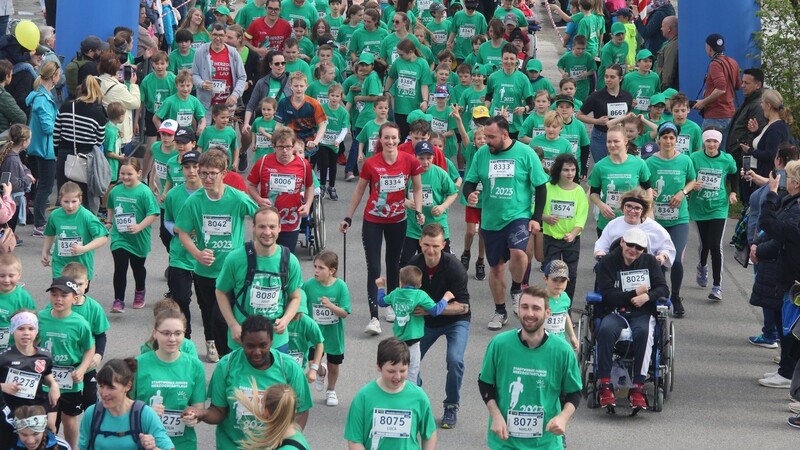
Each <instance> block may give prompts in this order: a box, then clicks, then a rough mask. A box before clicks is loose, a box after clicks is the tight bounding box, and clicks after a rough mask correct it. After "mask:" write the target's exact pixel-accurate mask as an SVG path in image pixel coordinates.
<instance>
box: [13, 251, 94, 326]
mask: <svg viewBox="0 0 800 450" xmlns="http://www.w3.org/2000/svg"><path fill="white" fill-rule="evenodd" d="M75 244H78V245H83V238H81V237H80V236H77V237H60V238H58V256H72V246H73V245H75ZM6 342H8V339H6Z"/></svg>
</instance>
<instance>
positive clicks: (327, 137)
mask: <svg viewBox="0 0 800 450" xmlns="http://www.w3.org/2000/svg"><path fill="white" fill-rule="evenodd" d="M338 135H339V133H337V132H335V131H327V130H326V131H325V134H323V135H322V143H323V144H325V145H336V136H338Z"/></svg>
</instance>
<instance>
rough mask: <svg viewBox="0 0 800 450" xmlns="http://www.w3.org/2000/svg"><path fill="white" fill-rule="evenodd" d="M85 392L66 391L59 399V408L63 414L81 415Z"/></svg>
mask: <svg viewBox="0 0 800 450" xmlns="http://www.w3.org/2000/svg"><path fill="white" fill-rule="evenodd" d="M82 405H83V392H66V393H63V394H61V398H59V399H58V409H59V411H61V414H64V415H65V416H70V417H77V416H80V415H81V413H82V412H83V410H82V409H81V406H82Z"/></svg>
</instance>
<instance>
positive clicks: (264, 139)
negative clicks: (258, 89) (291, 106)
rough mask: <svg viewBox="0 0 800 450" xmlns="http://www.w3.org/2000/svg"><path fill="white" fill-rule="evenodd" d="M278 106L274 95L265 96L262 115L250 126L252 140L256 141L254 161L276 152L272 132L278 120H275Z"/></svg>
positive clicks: (262, 102)
mask: <svg viewBox="0 0 800 450" xmlns="http://www.w3.org/2000/svg"><path fill="white" fill-rule="evenodd" d="M277 108H278V101H277V100H275V99H274V98H273V97H265V98H263V99H262V100H261V117H259V118H257V119H256V120H254V121H253V126H252V127H251V128H250V134H251V135H252V137H251V138H250V142H253V143H254V149H255V151H254V155H253V163H255V162H256V161H258V160H259V159H260V158H261V157H262V156H267V155H271V154H273V153H275V148H274V147H273V146H272V133H273V132H275V127H276V126H277V125H278V122H276V121H275V110H276V109H277Z"/></svg>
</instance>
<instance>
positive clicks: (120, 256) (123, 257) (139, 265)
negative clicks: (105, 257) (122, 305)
mask: <svg viewBox="0 0 800 450" xmlns="http://www.w3.org/2000/svg"><path fill="white" fill-rule="evenodd" d="M111 256H113V257H114V298H115V299H116V300H121V301H123V302H124V301H125V289H126V288H127V286H128V265H130V267H131V271H132V272H133V280H134V282H135V283H136V290H137V291H143V290H144V281H145V279H147V269H146V268H145V266H144V263H145V260H146V259H145V258H140V257H138V256H136V255H134V254H133V253H131V252H129V251H127V250H124V249H121V248H118V249H116V250H111Z"/></svg>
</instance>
